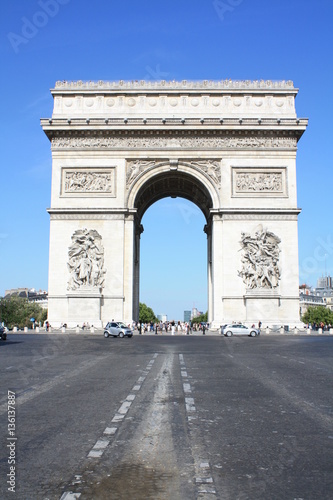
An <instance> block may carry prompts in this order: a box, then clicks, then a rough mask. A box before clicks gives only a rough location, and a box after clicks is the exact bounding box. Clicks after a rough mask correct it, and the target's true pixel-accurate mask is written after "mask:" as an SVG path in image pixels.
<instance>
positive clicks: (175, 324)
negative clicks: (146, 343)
mask: <svg viewBox="0 0 333 500" xmlns="http://www.w3.org/2000/svg"><path fill="white" fill-rule="evenodd" d="M132 327H133V329H137V330H138V332H139V333H141V334H143V333H148V332H151V333H155V334H163V333H171V335H175V334H178V335H179V334H182V335H190V334H192V333H193V331H205V329H207V325H206V324H202V323H189V322H187V321H165V322H162V321H160V322H159V323H140V322H138V323H134V324H133V325H132Z"/></svg>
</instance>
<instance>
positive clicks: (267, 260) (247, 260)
mask: <svg viewBox="0 0 333 500" xmlns="http://www.w3.org/2000/svg"><path fill="white" fill-rule="evenodd" d="M280 243H281V240H280V238H278V236H276V235H275V234H274V233H272V232H270V231H268V230H267V229H263V228H262V227H261V226H260V227H259V228H258V229H257V230H256V231H255V233H254V234H250V233H242V237H241V241H240V244H241V247H242V250H243V255H242V260H241V262H242V269H241V270H240V271H238V275H239V276H240V277H241V278H242V279H243V282H244V283H245V285H246V287H247V288H248V289H257V288H267V289H273V288H276V287H277V286H278V284H279V280H280V274H281V273H280V269H279V266H278V262H279V254H280V248H279V244H280Z"/></svg>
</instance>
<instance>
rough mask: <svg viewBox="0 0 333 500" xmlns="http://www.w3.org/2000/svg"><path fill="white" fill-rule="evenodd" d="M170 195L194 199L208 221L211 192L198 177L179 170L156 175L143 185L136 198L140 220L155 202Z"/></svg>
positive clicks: (211, 204) (211, 203)
mask: <svg viewBox="0 0 333 500" xmlns="http://www.w3.org/2000/svg"><path fill="white" fill-rule="evenodd" d="M169 196H171V197H179V198H185V199H187V200H189V201H192V202H193V203H195V204H196V205H197V206H198V207H199V208H200V209H201V210H202V212H203V214H204V216H205V217H206V220H207V222H208V220H209V211H210V209H211V208H212V206H213V202H212V199H211V196H210V194H209V193H208V191H207V189H206V188H205V186H203V185H202V184H201V183H200V182H199V181H198V180H197V179H195V178H194V177H192V176H190V175H188V174H186V173H184V172H179V171H174V172H170V171H169V172H164V173H162V174H159V175H156V176H154V177H153V178H151V179H150V180H149V181H147V182H146V183H145V185H144V186H142V188H141V189H140V190H139V192H138V194H137V196H136V199H135V207H136V208H137V214H138V219H139V221H141V219H142V217H143V215H144V213H145V212H146V210H147V209H148V208H149V207H150V206H151V205H153V203H155V202H156V201H159V200H161V199H162V198H167V197H169Z"/></svg>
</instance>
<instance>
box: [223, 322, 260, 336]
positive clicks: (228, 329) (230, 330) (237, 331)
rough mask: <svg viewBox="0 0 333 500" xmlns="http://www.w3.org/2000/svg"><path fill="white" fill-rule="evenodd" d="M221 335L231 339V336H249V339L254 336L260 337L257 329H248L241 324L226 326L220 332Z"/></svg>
mask: <svg viewBox="0 0 333 500" xmlns="http://www.w3.org/2000/svg"><path fill="white" fill-rule="evenodd" d="M222 333H223V335H225V336H226V337H232V335H249V336H250V337H255V336H256V335H260V330H258V329H257V328H252V327H251V328H248V327H247V326H245V325H242V324H241V323H238V324H233V325H226V326H225V327H224V328H223V330H222Z"/></svg>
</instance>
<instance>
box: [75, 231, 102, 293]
mask: <svg viewBox="0 0 333 500" xmlns="http://www.w3.org/2000/svg"><path fill="white" fill-rule="evenodd" d="M68 258H69V260H68V264H67V266H68V270H69V273H70V278H69V281H68V286H67V289H68V290H76V289H78V288H80V287H82V286H93V287H102V286H103V284H104V275H105V273H106V271H105V270H104V248H103V245H102V238H101V236H100V235H99V234H98V232H97V231H95V230H94V229H91V230H90V231H88V230H87V229H79V230H77V231H75V233H74V234H73V236H72V245H71V246H70V247H69V249H68Z"/></svg>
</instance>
